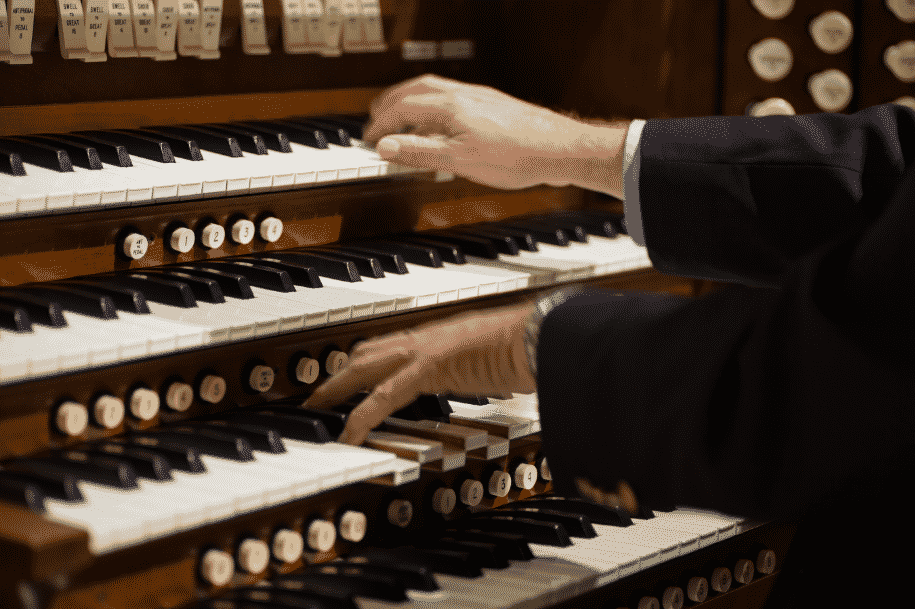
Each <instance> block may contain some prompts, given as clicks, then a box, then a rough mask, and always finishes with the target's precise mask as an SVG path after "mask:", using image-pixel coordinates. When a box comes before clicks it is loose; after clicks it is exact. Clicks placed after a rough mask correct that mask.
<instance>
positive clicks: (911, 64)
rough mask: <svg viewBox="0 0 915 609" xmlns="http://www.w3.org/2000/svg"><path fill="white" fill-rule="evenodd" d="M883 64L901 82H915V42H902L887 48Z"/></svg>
mask: <svg viewBox="0 0 915 609" xmlns="http://www.w3.org/2000/svg"><path fill="white" fill-rule="evenodd" d="M883 63H884V64H886V67H887V68H889V69H890V72H892V73H893V76H895V77H896V78H898V79H899V80H901V81H902V82H915V40H903V41H902V42H900V43H899V44H894V45H893V46H891V47H887V48H886V51H884V52H883Z"/></svg>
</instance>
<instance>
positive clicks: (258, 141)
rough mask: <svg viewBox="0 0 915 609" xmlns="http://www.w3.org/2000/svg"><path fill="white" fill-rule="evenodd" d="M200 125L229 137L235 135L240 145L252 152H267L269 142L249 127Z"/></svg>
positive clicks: (244, 149)
mask: <svg viewBox="0 0 915 609" xmlns="http://www.w3.org/2000/svg"><path fill="white" fill-rule="evenodd" d="M200 127H202V128H204V129H206V130H207V131H212V132H213V133H219V134H221V135H225V136H228V137H233V138H235V140H236V141H237V142H238V145H239V147H240V148H241V149H242V150H243V151H245V152H250V153H251V154H267V143H266V142H265V141H264V138H263V136H261V135H260V134H259V133H255V132H253V131H248V130H247V129H242V128H241V127H239V128H231V129H230V128H229V127H228V126H226V125H210V124H206V125H200Z"/></svg>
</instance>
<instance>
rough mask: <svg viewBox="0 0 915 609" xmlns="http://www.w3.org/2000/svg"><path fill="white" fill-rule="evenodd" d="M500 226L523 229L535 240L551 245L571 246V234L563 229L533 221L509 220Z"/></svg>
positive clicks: (502, 222) (503, 221)
mask: <svg viewBox="0 0 915 609" xmlns="http://www.w3.org/2000/svg"><path fill="white" fill-rule="evenodd" d="M500 224H502V225H504V226H508V227H513V228H521V229H523V230H526V231H530V233H531V234H532V235H533V236H534V239H536V240H537V241H541V242H543V243H549V244H550V245H559V246H566V245H568V244H569V234H568V233H567V232H566V231H564V230H563V229H561V228H556V227H555V226H548V225H546V224H539V223H537V222H533V221H531V220H517V219H514V218H509V219H506V220H502V221H501V222H500Z"/></svg>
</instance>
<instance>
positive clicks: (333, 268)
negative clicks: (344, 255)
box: [265, 250, 362, 282]
mask: <svg viewBox="0 0 915 609" xmlns="http://www.w3.org/2000/svg"><path fill="white" fill-rule="evenodd" d="M265 257H267V258H275V259H277V260H281V261H283V262H288V263H291V264H297V265H300V266H306V267H310V268H313V269H314V270H315V271H316V272H317V273H318V275H320V276H321V277H328V278H330V279H337V280H338V281H348V282H356V281H362V277H360V276H359V269H357V268H356V265H355V264H353V263H352V262H349V261H347V260H339V259H335V258H331V257H328V256H322V255H321V254H317V253H315V254H312V253H310V252H306V251H301V250H299V251H288V250H286V251H282V252H270V253H269V254H268V255H266V256H265Z"/></svg>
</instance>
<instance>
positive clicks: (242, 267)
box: [194, 260, 295, 292]
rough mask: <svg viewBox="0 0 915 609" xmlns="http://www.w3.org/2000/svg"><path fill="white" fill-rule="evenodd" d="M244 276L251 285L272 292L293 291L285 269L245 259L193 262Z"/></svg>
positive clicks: (200, 265) (292, 285) (293, 286)
mask: <svg viewBox="0 0 915 609" xmlns="http://www.w3.org/2000/svg"><path fill="white" fill-rule="evenodd" d="M194 266H199V267H203V268H212V269H218V270H220V271H226V272H228V273H235V274H237V275H241V276H243V277H245V278H246V279H247V280H248V281H249V282H250V283H251V285H253V286H256V287H259V288H263V289H265V290H271V291H274V292H295V285H294V284H293V282H292V278H291V277H290V276H289V273H287V272H286V271H283V270H280V269H276V268H272V267H269V266H264V265H260V264H254V263H252V262H247V261H245V260H201V261H199V262H197V263H195V264H194Z"/></svg>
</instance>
